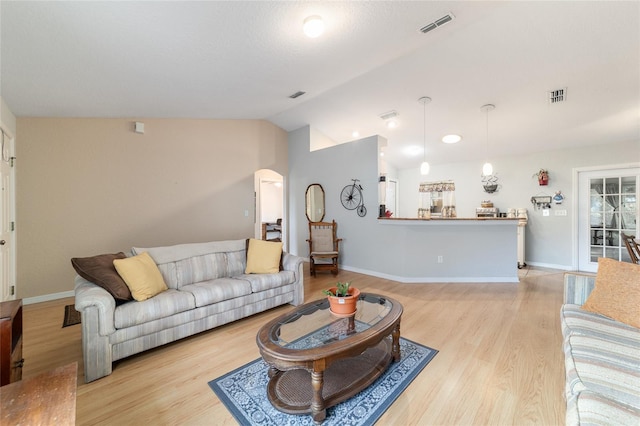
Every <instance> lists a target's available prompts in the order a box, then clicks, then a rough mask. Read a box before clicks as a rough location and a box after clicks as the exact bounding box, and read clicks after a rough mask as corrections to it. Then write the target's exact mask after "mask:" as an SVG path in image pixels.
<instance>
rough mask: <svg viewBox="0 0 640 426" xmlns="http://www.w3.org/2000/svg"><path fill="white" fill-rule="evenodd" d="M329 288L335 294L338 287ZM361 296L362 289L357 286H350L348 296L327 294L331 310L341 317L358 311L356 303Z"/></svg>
mask: <svg viewBox="0 0 640 426" xmlns="http://www.w3.org/2000/svg"><path fill="white" fill-rule="evenodd" d="M329 290H331V292H332V293H333V294H335V293H336V290H338V288H337V287H331V288H330V289H329ZM359 296H360V290H358V289H357V288H355V287H351V288H349V295H348V296H347V297H336V296H327V298H328V299H329V310H330V311H331V313H332V314H334V315H336V316H339V317H349V316H351V315H354V314H355V313H356V309H357V307H356V304H357V303H358V297H359Z"/></svg>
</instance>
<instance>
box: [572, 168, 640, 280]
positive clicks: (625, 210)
mask: <svg viewBox="0 0 640 426" xmlns="http://www.w3.org/2000/svg"><path fill="white" fill-rule="evenodd" d="M639 187H640V168H638V167H633V168H618V169H609V170H595V171H587V172H580V173H579V175H578V268H579V269H580V270H581V271H587V272H596V271H597V267H598V258H600V257H606V258H609V259H615V260H621V261H627V262H628V261H629V260H630V257H629V253H628V252H627V249H626V247H625V245H624V243H623V242H622V240H621V238H620V232H624V233H625V234H630V235H636V236H637V235H638V231H637V224H638V221H639V218H640V216H639V214H640V213H639V210H638V194H639V193H638V188H639Z"/></svg>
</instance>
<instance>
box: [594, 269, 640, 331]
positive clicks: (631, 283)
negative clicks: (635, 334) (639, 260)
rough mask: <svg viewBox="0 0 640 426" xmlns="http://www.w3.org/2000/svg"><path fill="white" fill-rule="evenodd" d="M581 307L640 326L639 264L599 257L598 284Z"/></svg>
mask: <svg viewBox="0 0 640 426" xmlns="http://www.w3.org/2000/svg"><path fill="white" fill-rule="evenodd" d="M582 309H584V310H586V311H590V312H595V313H597V314H600V315H604V316H606V317H609V318H611V319H614V320H616V321H619V322H622V323H625V324H629V325H632V326H634V327H638V328H640V265H634V264H633V263H628V262H618V261H617V260H613V259H605V258H600V259H598V274H597V275H596V285H595V288H594V289H593V291H592V292H591V294H590V295H589V297H588V298H587V301H586V302H585V303H584V305H582Z"/></svg>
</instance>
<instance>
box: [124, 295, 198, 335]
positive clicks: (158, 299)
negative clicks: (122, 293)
mask: <svg viewBox="0 0 640 426" xmlns="http://www.w3.org/2000/svg"><path fill="white" fill-rule="evenodd" d="M195 307H196V304H195V300H194V298H193V295H192V294H191V293H187V292H183V291H179V290H174V289H169V290H167V291H164V292H162V293H160V294H158V295H157V296H155V297H152V298H150V299H147V300H145V301H142V302H135V301H133V302H129V303H125V304H123V305H120V306H118V307H117V308H116V311H115V327H116V328H117V329H122V328H126V327H132V326H135V325H139V324H144V323H146V322H149V321H153V320H157V319H160V318H164V317H169V316H171V315H173V314H177V313H179V312H184V311H188V310H190V309H195Z"/></svg>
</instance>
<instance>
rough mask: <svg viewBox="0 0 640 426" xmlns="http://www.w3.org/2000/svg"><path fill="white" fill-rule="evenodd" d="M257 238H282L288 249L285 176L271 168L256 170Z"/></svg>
mask: <svg viewBox="0 0 640 426" xmlns="http://www.w3.org/2000/svg"><path fill="white" fill-rule="evenodd" d="M254 176H255V182H254V185H255V197H256V218H255V238H257V239H267V240H280V241H282V242H283V244H284V248H285V249H286V247H287V243H286V241H287V240H286V238H285V236H286V226H285V225H286V220H285V197H284V193H285V192H284V177H283V176H282V175H281V174H279V173H278V172H275V171H273V170H270V169H260V170H258V171H256V172H255V175H254Z"/></svg>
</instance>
